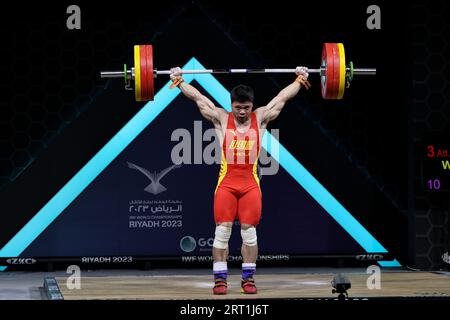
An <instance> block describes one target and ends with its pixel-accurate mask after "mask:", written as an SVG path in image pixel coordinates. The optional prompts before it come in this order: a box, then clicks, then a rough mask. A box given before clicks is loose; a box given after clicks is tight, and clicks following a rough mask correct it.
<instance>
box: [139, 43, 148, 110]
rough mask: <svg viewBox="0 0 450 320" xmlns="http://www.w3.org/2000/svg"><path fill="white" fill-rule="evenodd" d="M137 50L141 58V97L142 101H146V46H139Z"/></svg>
mask: <svg viewBox="0 0 450 320" xmlns="http://www.w3.org/2000/svg"><path fill="white" fill-rule="evenodd" d="M139 50H140V57H141V97H142V101H148V80H147V79H148V70H147V54H146V53H147V52H146V51H147V50H146V46H145V45H141V46H139Z"/></svg>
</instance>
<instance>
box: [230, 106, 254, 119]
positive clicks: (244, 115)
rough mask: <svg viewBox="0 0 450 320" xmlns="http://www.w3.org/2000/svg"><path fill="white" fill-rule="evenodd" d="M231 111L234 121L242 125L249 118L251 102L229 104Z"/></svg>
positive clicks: (251, 107)
mask: <svg viewBox="0 0 450 320" xmlns="http://www.w3.org/2000/svg"><path fill="white" fill-rule="evenodd" d="M231 109H232V111H233V116H234V118H235V119H236V120H238V121H239V122H241V123H244V122H245V121H247V120H248V119H249V118H250V114H251V113H252V109H253V102H250V101H247V102H237V101H234V102H232V103H231Z"/></svg>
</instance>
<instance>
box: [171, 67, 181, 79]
mask: <svg viewBox="0 0 450 320" xmlns="http://www.w3.org/2000/svg"><path fill="white" fill-rule="evenodd" d="M180 79H181V68H180V67H176V68H172V69H170V80H172V81H176V80H180Z"/></svg>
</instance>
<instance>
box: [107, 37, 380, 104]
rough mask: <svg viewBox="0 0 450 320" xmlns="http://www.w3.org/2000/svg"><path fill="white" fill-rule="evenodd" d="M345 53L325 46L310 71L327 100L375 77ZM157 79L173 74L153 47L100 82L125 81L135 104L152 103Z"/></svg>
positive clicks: (338, 46)
mask: <svg viewBox="0 0 450 320" xmlns="http://www.w3.org/2000/svg"><path fill="white" fill-rule="evenodd" d="M345 61H346V59H345V50H344V45H343V44H342V43H324V44H323V46H322V58H321V63H320V67H319V68H317V69H308V72H309V73H312V74H320V78H321V81H320V86H321V90H322V97H323V98H324V99H342V98H343V97H344V91H345V89H346V88H349V87H350V83H351V82H352V81H353V76H354V75H375V74H376V69H374V68H359V69H358V68H354V67H353V63H352V62H351V61H350V62H349V64H348V65H346V64H345ZM181 73H182V74H217V73H222V74H223V73H295V69H202V70H182V71H181ZM158 75H170V70H157V69H156V68H154V65H153V46H152V45H148V44H147V45H135V46H134V67H132V68H131V69H127V65H126V64H124V68H123V70H122V71H102V72H101V73H100V77H101V78H123V79H124V81H125V89H127V90H133V87H132V82H134V91H135V98H136V101H152V100H153V98H154V94H155V86H154V81H155V78H156V77H157V76H158Z"/></svg>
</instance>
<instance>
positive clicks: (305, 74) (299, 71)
mask: <svg viewBox="0 0 450 320" xmlns="http://www.w3.org/2000/svg"><path fill="white" fill-rule="evenodd" d="M295 74H296V75H297V76H302V77H303V79H304V80H305V81H306V80H308V76H309V74H308V68H307V67H297V68H295Z"/></svg>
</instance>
